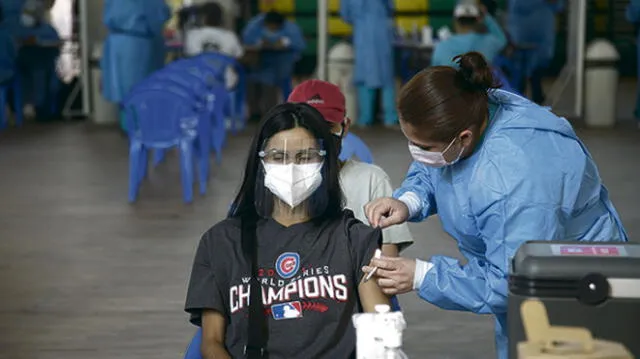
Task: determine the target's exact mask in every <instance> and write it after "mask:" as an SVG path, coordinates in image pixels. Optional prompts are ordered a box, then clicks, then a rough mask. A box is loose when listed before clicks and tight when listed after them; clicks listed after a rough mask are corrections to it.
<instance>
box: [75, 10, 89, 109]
mask: <svg viewBox="0 0 640 359" xmlns="http://www.w3.org/2000/svg"><path fill="white" fill-rule="evenodd" d="M87 1H88V0H80V19H78V20H79V22H80V56H81V65H80V66H81V71H80V76H82V114H83V115H84V116H89V115H90V114H91V98H90V94H89V92H90V91H91V83H90V81H91V80H90V76H91V74H90V72H91V71H90V70H89V56H90V51H89V43H90V41H89V9H88V4H87Z"/></svg>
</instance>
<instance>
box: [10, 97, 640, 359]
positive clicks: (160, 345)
mask: <svg viewBox="0 0 640 359" xmlns="http://www.w3.org/2000/svg"><path fill="white" fill-rule="evenodd" d="M632 92H633V91H632V90H629V89H627V90H626V91H623V92H622V96H626V97H627V98H630V97H633V95H632ZM621 98H622V97H621ZM625 102H626V106H625V107H626V108H627V109H628V110H627V111H621V113H622V114H625V113H626V114H628V113H630V106H631V105H630V101H625ZM624 116H625V115H623V117H624ZM626 116H627V117H628V115H626ZM579 132H580V134H581V136H582V138H583V139H584V141H585V142H586V143H587V145H588V146H589V148H590V150H591V152H592V154H593V156H594V157H595V158H596V160H597V162H598V164H599V167H600V171H601V174H602V177H603V178H604V180H605V183H606V184H607V185H608V187H609V189H610V191H611V197H612V200H613V202H614V203H615V205H616V206H617V208H618V210H619V211H620V213H621V215H622V217H623V221H624V223H625V224H626V228H627V230H628V233H629V235H630V236H631V238H632V239H634V240H637V238H638V237H639V236H640V210H639V209H638V208H637V203H639V202H640V193H639V191H638V190H639V189H640V187H639V186H638V182H637V181H638V179H639V178H640V162H639V161H638V159H637V157H635V155H636V154H638V153H640V132H639V131H636V130H631V126H630V123H627V124H623V125H622V126H621V127H620V128H618V129H616V130H610V131H583V130H581V131H579ZM358 134H359V135H361V136H362V137H363V139H364V140H365V141H366V142H367V143H368V144H369V146H370V147H371V148H372V149H373V152H374V156H375V158H376V161H377V163H378V164H379V165H381V166H382V167H383V168H384V169H385V170H386V171H387V172H388V173H389V174H390V176H391V178H392V180H393V182H394V184H395V185H398V184H399V183H400V181H401V180H402V178H403V175H404V173H405V171H406V169H407V167H408V165H409V161H410V157H409V154H408V152H407V149H406V141H405V139H404V138H403V137H402V135H401V133H400V132H398V131H384V130H369V131H364V132H359V133H358ZM249 138H250V133H248V132H245V133H244V134H242V135H240V136H238V137H235V138H232V139H231V140H230V142H229V145H228V147H227V149H226V151H225V154H224V161H223V163H222V164H221V165H219V166H214V167H213V177H212V179H211V182H210V190H209V193H208V194H207V196H205V197H203V198H196V200H195V202H194V204H192V205H188V206H187V205H184V204H183V203H182V201H181V192H180V179H179V172H178V170H177V169H178V166H177V159H176V157H175V155H173V156H170V157H169V159H168V162H167V163H165V164H163V165H162V166H160V167H159V168H156V169H153V170H151V171H150V179H149V180H148V181H147V182H146V183H145V184H144V186H143V189H142V191H141V195H140V199H139V202H138V203H137V204H135V205H129V204H127V202H126V193H127V175H126V173H127V146H126V142H125V140H124V139H123V138H122V137H120V136H119V135H118V134H117V133H116V132H115V131H113V130H111V129H104V128H95V127H93V126H91V125H88V124H84V123H70V124H58V125H51V126H28V127H27V128H25V129H19V130H14V129H12V130H9V131H5V132H3V133H0V358H2V359H4V358H6V359H80V358H82V359H86V358H92V359H117V358H140V359H147V358H148V359H174V358H179V357H181V355H182V353H183V351H184V348H185V346H186V344H187V343H188V341H189V339H190V337H191V335H192V333H193V331H194V329H193V327H191V326H190V325H189V324H188V323H187V317H186V315H185V314H184V313H183V311H182V307H183V302H184V296H185V290H186V284H187V279H188V275H189V270H190V266H191V262H192V259H193V254H194V251H195V246H196V244H197V242H198V240H199V238H200V235H201V233H202V232H203V231H204V230H206V229H207V228H208V227H209V226H211V224H213V223H214V222H216V221H218V220H219V219H220V218H222V217H223V216H224V214H225V212H226V209H227V206H228V203H229V202H230V200H231V199H232V196H233V192H234V191H235V190H236V189H237V187H238V185H239V178H240V174H241V168H240V166H239V164H241V163H242V161H243V160H244V158H245V156H246V150H247V147H246V146H247V143H248V141H249ZM411 229H412V232H413V234H414V236H415V238H416V239H417V240H418V242H417V243H416V244H415V245H413V246H412V247H410V248H409V249H408V250H407V251H406V252H405V255H407V256H412V257H429V256H430V255H433V254H447V255H452V256H457V255H458V252H457V250H456V246H455V244H454V242H453V240H451V239H450V238H448V237H447V236H446V235H445V234H444V233H443V232H442V231H441V229H440V226H439V223H438V219H437V218H432V219H430V220H428V221H426V222H424V223H421V224H415V225H412V227H411ZM401 301H402V305H403V309H404V312H405V316H406V318H407V321H408V325H409V328H408V331H407V332H406V333H405V341H404V343H405V349H406V352H407V353H408V354H409V356H410V357H412V358H440V359H447V358H451V359H454V358H460V359H469V358H476V359H483V358H492V357H493V355H494V354H493V353H494V351H493V329H492V321H491V319H490V318H489V317H482V316H477V315H471V314H465V313H456V312H446V311H442V310H439V309H437V308H434V307H433V306H431V305H429V304H427V303H424V302H422V301H421V300H419V299H418V298H417V297H416V296H415V295H413V294H410V295H405V296H403V297H402V298H401Z"/></svg>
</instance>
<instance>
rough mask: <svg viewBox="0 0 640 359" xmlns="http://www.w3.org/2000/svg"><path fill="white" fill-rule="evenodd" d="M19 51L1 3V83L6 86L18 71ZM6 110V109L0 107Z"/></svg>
mask: <svg viewBox="0 0 640 359" xmlns="http://www.w3.org/2000/svg"><path fill="white" fill-rule="evenodd" d="M17 56H18V51H17V47H16V42H15V39H14V37H13V36H12V34H11V32H10V31H9V28H8V27H7V24H6V22H5V18H4V4H1V3H0V85H1V86H6V85H7V83H8V82H9V81H11V80H12V79H13V77H14V76H15V72H16V59H17ZM0 111H4V109H0Z"/></svg>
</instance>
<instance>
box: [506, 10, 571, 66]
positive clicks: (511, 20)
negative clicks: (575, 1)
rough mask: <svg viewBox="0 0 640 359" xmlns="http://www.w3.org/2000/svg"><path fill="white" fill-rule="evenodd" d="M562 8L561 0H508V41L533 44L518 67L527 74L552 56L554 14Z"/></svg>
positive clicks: (554, 43) (547, 61)
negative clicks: (521, 66)
mask: <svg viewBox="0 0 640 359" xmlns="http://www.w3.org/2000/svg"><path fill="white" fill-rule="evenodd" d="M563 8H564V0H556V1H555V2H553V3H552V2H550V1H549V0H509V4H508V17H507V19H508V20H507V27H508V32H509V35H510V36H511V41H513V43H514V44H516V45H518V46H535V49H534V50H532V51H530V52H529V53H528V54H527V56H526V57H527V59H528V60H527V63H526V64H524V67H525V68H524V69H521V71H522V72H523V73H524V74H525V75H526V76H527V77H528V76H531V74H532V73H533V71H534V70H536V69H537V68H544V67H547V66H548V65H549V62H550V61H551V60H552V59H553V54H554V51H555V45H556V41H555V40H556V14H557V13H558V12H560V11H562V9H563Z"/></svg>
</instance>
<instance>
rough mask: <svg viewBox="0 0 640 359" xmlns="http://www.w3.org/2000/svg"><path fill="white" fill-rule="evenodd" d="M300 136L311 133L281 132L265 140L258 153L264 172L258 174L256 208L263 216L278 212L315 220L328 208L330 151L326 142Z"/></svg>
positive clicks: (296, 130) (300, 131)
mask: <svg viewBox="0 0 640 359" xmlns="http://www.w3.org/2000/svg"><path fill="white" fill-rule="evenodd" d="M296 132H298V133H296ZM300 135H307V136H308V135H309V134H308V133H307V132H306V131H304V130H299V129H294V130H290V131H283V132H281V133H278V134H276V135H275V136H273V137H272V138H270V139H269V140H267V141H265V143H264V144H263V146H262V150H261V151H260V152H259V153H258V156H259V157H260V159H261V164H262V171H258V173H259V178H258V181H257V186H256V187H257V188H256V192H257V193H256V202H257V203H256V209H257V211H258V213H259V214H260V215H261V216H263V217H271V216H273V215H274V212H277V213H278V214H279V215H284V216H292V217H301V216H302V217H309V216H311V217H313V216H314V215H315V214H316V213H321V212H322V211H323V210H324V208H325V207H326V203H327V201H326V193H327V191H326V189H324V186H323V183H324V181H323V178H324V176H323V172H324V163H325V156H326V151H325V150H324V146H323V144H322V141H320V140H317V139H313V138H299V137H301V136H300ZM260 176H261V177H260Z"/></svg>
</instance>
